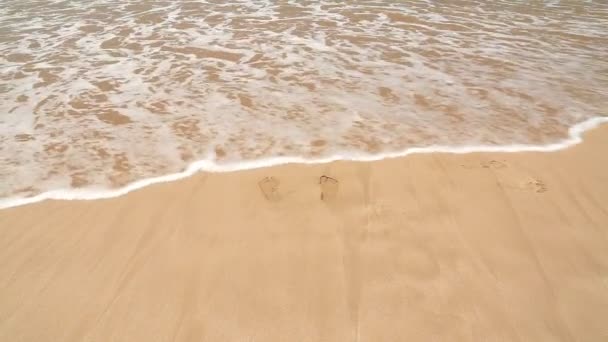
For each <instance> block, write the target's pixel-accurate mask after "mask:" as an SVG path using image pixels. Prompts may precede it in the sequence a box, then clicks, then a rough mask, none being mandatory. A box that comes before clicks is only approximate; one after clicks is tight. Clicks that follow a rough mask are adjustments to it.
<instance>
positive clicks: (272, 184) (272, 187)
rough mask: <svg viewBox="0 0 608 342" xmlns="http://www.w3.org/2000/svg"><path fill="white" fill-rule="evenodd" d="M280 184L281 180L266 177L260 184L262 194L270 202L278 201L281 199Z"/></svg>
mask: <svg viewBox="0 0 608 342" xmlns="http://www.w3.org/2000/svg"><path fill="white" fill-rule="evenodd" d="M279 184H280V182H279V180H278V179H276V178H274V177H266V178H264V179H262V180H261V181H259V182H258V185H259V186H260V190H262V194H263V195H264V197H266V199H267V200H269V201H278V200H280V199H281V195H280V193H279Z"/></svg>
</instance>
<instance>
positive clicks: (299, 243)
mask: <svg viewBox="0 0 608 342" xmlns="http://www.w3.org/2000/svg"><path fill="white" fill-rule="evenodd" d="M606 146H608V127H605V126H604V127H602V128H599V129H596V130H594V131H593V132H590V133H588V134H587V135H586V137H585V142H584V143H583V144H580V145H577V146H575V147H572V148H570V149H567V150H563V151H559V152H554V153H474V154H465V155H453V154H426V155H412V156H408V157H406V158H398V159H392V160H384V161H379V162H371V163H361V162H336V163H331V164H325V165H310V166H306V165H286V166H279V167H271V168H264V169H257V170H250V171H241V172H234V173H220V174H208V173H201V174H198V175H196V176H194V177H191V178H189V179H186V180H182V181H178V182H174V183H166V184H160V185H154V186H150V187H148V188H145V189H143V190H139V191H136V192H132V193H130V194H128V195H126V196H123V197H120V198H115V199H109V200H96V201H73V202H70V201H46V202H43V203H38V204H34V205H28V206H24V207H18V208H11V209H6V210H2V211H0V341H36V342H40V341H103V342H107V341H129V342H134V341H373V342H376V341H606V340H608V328H606V317H608V153H606ZM321 176H326V177H325V178H322V177H321ZM321 197H323V198H321Z"/></svg>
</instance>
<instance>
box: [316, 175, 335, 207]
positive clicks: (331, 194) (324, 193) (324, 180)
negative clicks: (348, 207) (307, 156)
mask: <svg viewBox="0 0 608 342" xmlns="http://www.w3.org/2000/svg"><path fill="white" fill-rule="evenodd" d="M319 184H320V185H321V200H323V201H329V200H332V199H334V198H335V197H336V195H337V194H338V180H336V179H334V178H331V177H328V176H321V178H319Z"/></svg>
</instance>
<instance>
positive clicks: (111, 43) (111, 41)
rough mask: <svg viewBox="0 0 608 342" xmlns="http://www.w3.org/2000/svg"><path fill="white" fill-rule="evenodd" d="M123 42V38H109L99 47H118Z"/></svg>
mask: <svg viewBox="0 0 608 342" xmlns="http://www.w3.org/2000/svg"><path fill="white" fill-rule="evenodd" d="M121 43H122V38H120V37H114V38H111V39H108V40H106V41H104V42H102V43H101V45H100V46H99V47H100V48H102V49H117V48H119V47H120V44H121Z"/></svg>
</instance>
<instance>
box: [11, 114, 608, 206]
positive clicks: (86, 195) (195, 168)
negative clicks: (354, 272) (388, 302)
mask: <svg viewBox="0 0 608 342" xmlns="http://www.w3.org/2000/svg"><path fill="white" fill-rule="evenodd" d="M604 123H608V117H595V118H592V119H588V120H586V121H583V122H581V123H578V124H576V125H574V126H572V127H571V128H570V129H569V131H568V138H567V139H565V140H563V141H560V142H557V143H553V144H548V145H507V146H456V147H455V146H429V147H419V148H410V149H406V150H404V151H399V152H390V153H381V154H360V155H334V156H330V157H325V158H321V159H306V158H302V157H276V158H268V159H262V160H255V161H248V162H242V163H234V164H229V165H218V164H217V163H215V162H213V161H212V160H199V161H196V162H194V163H192V164H190V165H189V166H188V168H186V170H184V171H182V172H178V173H172V174H168V175H164V176H160V177H152V178H147V179H142V180H138V181H136V182H133V183H131V184H128V185H126V186H124V187H121V188H118V189H97V190H94V189H82V190H81V189H58V190H53V191H48V192H44V193H41V194H39V195H36V196H33V197H28V198H5V199H0V209H6V208H11V207H17V206H23V205H26V204H32V203H37V202H41V201H45V200H67V201H73V200H98V199H108V198H115V197H119V196H123V195H126V194H128V193H129V192H132V191H135V190H139V189H141V188H144V187H147V186H150V185H154V184H159V183H167V182H173V181H177V180H180V179H184V178H186V177H190V176H192V175H194V174H196V173H198V172H234V171H241V170H250V169H257V168H263V167H271V166H277V165H284V164H322V163H330V162H334V161H339V160H343V161H359V162H371V161H378V160H383V159H391V158H399V157H405V156H407V155H410V154H420V153H453V154H465V153H480V152H492V153H513V152H554V151H559V150H563V149H566V148H568V147H571V146H574V145H577V144H579V143H581V142H582V141H583V134H584V133H585V132H586V131H588V130H591V129H593V128H595V127H597V126H599V125H601V124H604Z"/></svg>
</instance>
